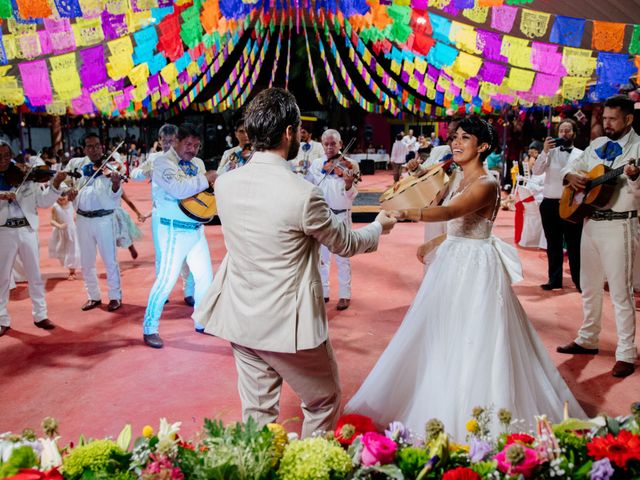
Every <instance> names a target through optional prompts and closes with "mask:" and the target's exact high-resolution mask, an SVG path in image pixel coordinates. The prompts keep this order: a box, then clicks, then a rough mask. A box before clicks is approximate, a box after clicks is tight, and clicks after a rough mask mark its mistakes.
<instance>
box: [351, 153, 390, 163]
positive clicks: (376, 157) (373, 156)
mask: <svg viewBox="0 0 640 480" xmlns="http://www.w3.org/2000/svg"><path fill="white" fill-rule="evenodd" d="M347 158H350V159H351V160H353V161H354V162H357V163H360V160H373V161H374V162H376V163H378V162H382V163H389V154H387V153H352V154H347Z"/></svg>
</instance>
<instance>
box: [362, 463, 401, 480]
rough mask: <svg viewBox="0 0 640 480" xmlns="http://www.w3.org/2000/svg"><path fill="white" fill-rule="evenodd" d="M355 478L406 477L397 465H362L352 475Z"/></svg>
mask: <svg viewBox="0 0 640 480" xmlns="http://www.w3.org/2000/svg"><path fill="white" fill-rule="evenodd" d="M351 478H352V479H353V480H404V479H405V477H404V475H403V474H402V470H400V469H399V468H398V467H397V466H396V465H394V464H393V463H390V464H388V465H373V466H371V467H360V468H359V469H358V470H357V471H356V472H355V473H354V474H353V477H351Z"/></svg>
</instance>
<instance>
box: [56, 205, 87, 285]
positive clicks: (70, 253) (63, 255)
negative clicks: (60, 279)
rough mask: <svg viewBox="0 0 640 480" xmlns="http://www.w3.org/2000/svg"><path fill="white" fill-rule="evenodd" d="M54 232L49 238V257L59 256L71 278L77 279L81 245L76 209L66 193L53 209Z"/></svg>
mask: <svg viewBox="0 0 640 480" xmlns="http://www.w3.org/2000/svg"><path fill="white" fill-rule="evenodd" d="M51 225H52V226H53V232H52V234H51V238H50V239H49V258H57V259H58V260H60V263H61V264H62V265H63V266H64V267H65V268H68V269H69V277H68V278H69V280H75V278H76V269H78V268H80V245H79V244H78V232H77V230H76V222H75V219H74V209H73V205H72V204H71V202H69V199H68V198H67V197H66V196H65V195H61V196H60V197H58V201H57V203H55V204H54V205H53V208H52V209H51Z"/></svg>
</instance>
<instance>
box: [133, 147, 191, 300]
mask: <svg viewBox="0 0 640 480" xmlns="http://www.w3.org/2000/svg"><path fill="white" fill-rule="evenodd" d="M162 154H163V152H155V153H151V154H150V155H149V156H148V157H147V159H146V160H145V161H144V162H143V163H142V164H140V166H138V167H136V168H134V169H133V170H131V174H130V175H129V178H130V179H132V180H135V181H137V182H143V181H145V180H149V181H150V182H151V200H152V209H151V235H152V237H153V249H154V252H155V255H156V277H157V276H158V272H159V271H160V244H159V243H158V225H159V224H160V216H159V215H158V211H157V209H156V196H157V195H158V192H159V190H158V186H157V185H156V184H155V183H153V181H152V178H151V177H152V176H153V162H154V160H155V159H156V158H157V157H158V156H160V155H162ZM180 278H182V292H183V294H184V297H185V298H186V297H193V292H194V288H195V285H194V281H193V275H192V274H191V271H189V266H188V265H187V262H184V264H183V265H182V268H181V269H180Z"/></svg>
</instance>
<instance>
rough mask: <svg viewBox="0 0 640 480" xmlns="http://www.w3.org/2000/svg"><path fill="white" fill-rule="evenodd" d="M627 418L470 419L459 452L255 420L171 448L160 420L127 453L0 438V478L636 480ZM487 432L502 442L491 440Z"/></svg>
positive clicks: (478, 412) (443, 436)
mask: <svg viewBox="0 0 640 480" xmlns="http://www.w3.org/2000/svg"><path fill="white" fill-rule="evenodd" d="M631 413H632V414H631V415H629V416H625V417H617V418H610V417H605V416H599V417H596V418H595V419H592V420H589V421H585V420H578V419H571V418H565V420H564V421H563V422H561V423H559V424H556V425H552V424H551V423H550V422H549V421H548V420H547V418H546V417H545V416H540V417H536V429H535V431H533V432H522V431H516V428H515V425H516V422H514V421H513V419H512V415H511V413H510V412H509V411H507V410H504V409H502V410H499V411H498V412H497V415H496V416H495V417H494V415H493V412H492V410H491V409H488V408H480V407H476V408H474V409H473V411H472V412H471V418H470V419H469V421H468V422H467V430H468V432H469V435H468V436H467V443H466V444H465V445H460V444H455V443H452V442H451V441H450V438H449V436H448V435H447V433H446V428H445V425H443V424H442V422H440V421H439V420H437V419H433V420H430V421H429V422H427V424H426V426H425V430H424V432H411V431H409V430H408V429H407V428H406V427H405V426H404V425H402V424H401V423H400V422H393V423H391V424H390V425H389V426H388V427H387V428H386V429H384V430H383V431H378V430H377V429H376V427H375V423H374V421H373V419H371V418H368V417H364V416H362V415H354V414H350V415H345V416H343V417H342V418H341V419H340V420H339V422H338V424H337V427H336V429H335V430H334V431H331V432H316V435H314V436H313V437H312V438H306V439H302V440H299V439H297V436H296V435H295V434H288V433H287V431H286V430H285V428H284V427H283V426H282V425H278V424H269V425H267V426H264V427H261V426H259V425H257V423H256V422H254V421H253V420H249V421H248V422H247V423H245V424H241V423H236V424H232V425H227V426H225V425H223V423H222V422H221V421H213V420H205V422H204V427H203V429H202V431H201V432H199V433H198V434H197V435H196V436H195V438H193V439H191V440H188V441H187V440H184V439H183V438H182V437H181V436H180V422H177V423H170V422H168V421H167V420H166V419H164V418H163V419H161V420H160V425H159V428H158V431H157V433H155V431H154V429H153V428H152V427H151V426H146V427H144V429H143V430H142V435H141V436H140V437H139V438H137V439H136V440H135V441H134V442H133V444H132V432H131V427H130V426H125V428H124V429H123V430H122V432H120V434H119V435H118V437H117V438H116V440H112V439H100V440H91V439H90V440H85V439H84V438H82V437H81V438H80V440H79V441H78V442H77V443H76V444H75V445H74V444H71V445H68V446H66V447H64V448H62V449H60V448H58V445H57V441H58V440H59V437H58V436H57V430H58V426H57V424H56V422H55V421H54V420H53V419H50V418H49V419H45V421H44V422H43V425H42V428H43V431H44V433H43V435H42V436H41V437H38V436H37V435H36V433H35V432H34V431H32V430H25V431H23V432H22V433H21V434H19V435H13V434H9V433H6V434H2V435H0V478H10V479H13V480H63V479H71V480H94V479H95V480H100V479H117V480H129V479H131V480H133V479H142V480H185V479H198V480H199V479H214V480H249V479H251V480H277V479H281V480H340V479H344V480H377V479H392V480H405V479H406V480H425V479H436V478H441V479H444V480H480V479H506V480H511V479H513V480H516V479H517V480H521V479H524V480H528V479H550V478H569V479H578V480H583V479H584V480H588V479H590V480H617V479H627V478H640V402H639V403H635V404H633V405H632V408H631ZM494 420H497V424H498V425H500V426H501V427H500V428H501V430H502V431H501V433H499V434H497V435H496V434H495V431H494V434H493V435H492V433H491V427H490V426H491V425H492V422H493V421H494Z"/></svg>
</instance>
